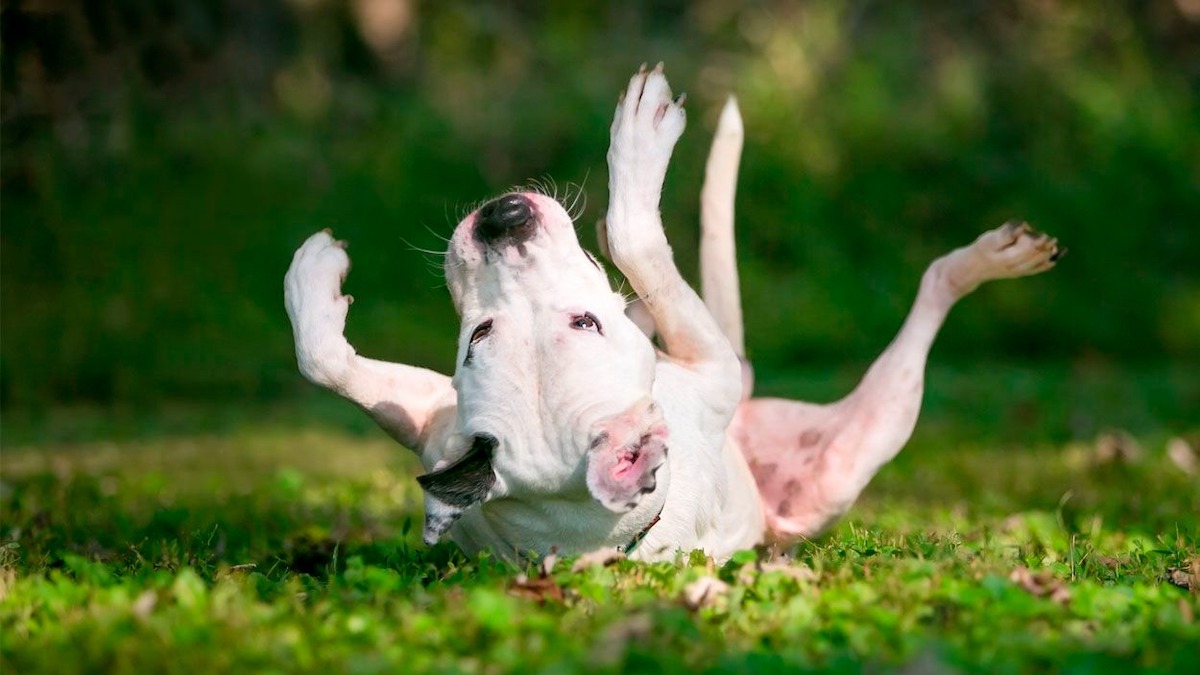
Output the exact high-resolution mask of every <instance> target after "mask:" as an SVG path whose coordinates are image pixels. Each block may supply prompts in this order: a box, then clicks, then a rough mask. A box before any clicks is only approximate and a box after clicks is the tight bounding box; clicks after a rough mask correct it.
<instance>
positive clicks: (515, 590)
mask: <svg viewBox="0 0 1200 675" xmlns="http://www.w3.org/2000/svg"><path fill="white" fill-rule="evenodd" d="M557 563H558V549H554V548H552V549H550V553H548V554H547V555H546V556H545V557H544V558H542V561H541V562H540V563H538V576H537V578H536V579H530V578H529V577H528V576H527V575H525V574H518V575H517V578H516V579H513V582H512V584H511V585H509V587H508V589H509V591H510V592H511V593H512V594H513V595H517V596H520V597H522V598H526V599H529V600H537V601H539V602H545V601H546V600H547V599H550V600H555V601H557V602H562V601H563V591H562V587H561V586H559V585H558V582H556V581H554V577H552V576H550V575H551V574H552V573H553V572H554V565H555V564H557Z"/></svg>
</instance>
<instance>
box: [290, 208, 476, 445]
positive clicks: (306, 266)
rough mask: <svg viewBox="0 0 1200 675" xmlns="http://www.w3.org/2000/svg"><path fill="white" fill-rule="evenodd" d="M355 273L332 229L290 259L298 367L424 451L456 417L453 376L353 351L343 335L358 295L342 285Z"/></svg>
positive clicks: (386, 428)
mask: <svg viewBox="0 0 1200 675" xmlns="http://www.w3.org/2000/svg"><path fill="white" fill-rule="evenodd" d="M349 271H350V258H349V257H348V256H347V255H346V250H345V244H344V243H343V242H340V241H336V240H334V239H333V237H332V236H331V235H330V233H329V231H328V230H326V231H323V232H318V233H316V234H314V235H313V236H311V237H309V238H308V240H307V241H305V242H304V244H303V245H302V246H301V247H300V248H299V250H297V251H296V255H295V256H294V257H293V258H292V265H291V267H289V268H288V271H287V275H286V276H285V277H284V283H283V291H284V304H285V306H286V307H287V313H288V318H290V319H291V321H292V332H293V334H294V336H295V340H296V361H297V362H298V364H299V366H300V372H301V373H302V374H303V375H304V377H305V378H307V379H308V380H309V381H311V382H313V383H314V384H319V385H321V386H322V387H325V388H327V389H330V390H332V391H334V392H336V393H338V394H340V395H341V396H343V397H345V398H347V399H349V400H350V401H352V402H354V403H355V404H356V405H358V406H359V407H360V408H362V409H363V410H365V411H366V412H367V413H368V414H369V415H370V416H371V417H372V418H373V419H374V420H375V422H376V423H378V424H379V426H380V427H382V428H383V430H384V431H386V432H387V433H388V435H390V436H391V437H393V438H395V439H396V440H397V441H399V442H400V443H401V444H403V445H405V446H407V447H409V448H412V449H413V450H416V451H417V452H420V451H421V449H422V447H423V446H424V442H425V440H426V438H427V436H428V433H429V431H430V430H431V428H432V427H434V426H438V425H437V424H435V422H436V421H437V420H443V419H452V418H453V417H454V407H455V394H454V389H453V387H452V386H451V384H450V378H448V377H446V376H445V375H442V374H441V373H437V372H434V371H432V370H427V369H425V368H417V367H414V366H407V365H403V364H399V363H386V362H383V361H375V360H373V359H367V358H363V357H362V356H359V355H358V354H356V353H355V351H354V348H353V347H351V346H350V343H349V342H347V341H346V338H345V329H346V313H347V311H348V310H349V308H350V303H351V302H352V298H351V297H350V296H348V295H342V290H341V289H342V281H343V280H345V278H346V274H347V273H348V272H349Z"/></svg>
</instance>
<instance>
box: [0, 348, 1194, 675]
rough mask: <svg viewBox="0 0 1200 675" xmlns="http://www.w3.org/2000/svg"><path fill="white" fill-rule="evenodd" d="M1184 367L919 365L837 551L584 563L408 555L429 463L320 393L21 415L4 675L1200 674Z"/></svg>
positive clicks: (8, 516) (0, 466) (9, 488)
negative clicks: (894, 430) (1182, 444)
mask: <svg viewBox="0 0 1200 675" xmlns="http://www.w3.org/2000/svg"><path fill="white" fill-rule="evenodd" d="M1196 375H1197V373H1195V372H1180V371H1179V370H1178V369H1171V368H1166V367H1163V368H1142V369H1140V370H1137V371H1134V372H1128V371H1125V372H1121V371H1114V370H1111V369H1110V370H1106V371H1101V372H1099V374H1097V373H1096V372H1092V371H1086V370H1085V371H1080V370H1078V369H1075V370H1068V369H1064V368H1058V369H1055V368H1049V369H1047V368H1038V367H1032V366H1023V367H1013V368H1005V367H997V366H991V367H984V366H977V367H974V368H972V369H968V370H962V369H941V370H937V369H935V370H934V371H933V372H932V374H931V377H930V382H929V395H928V399H927V405H926V413H925V418H924V419H923V421H922V423H921V424H920V425H919V426H918V432H917V434H916V436H915V437H914V439H913V440H912V442H911V443H910V444H909V446H908V448H907V449H906V450H905V451H904V453H902V454H901V456H900V458H899V459H897V460H896V461H895V462H894V463H893V464H892V465H890V466H888V467H886V468H885V470H884V471H883V472H882V473H881V474H880V475H879V476H878V478H877V479H876V481H875V482H874V483H873V484H872V486H871V487H870V488H869V489H868V491H867V493H866V494H865V495H864V497H863V499H862V500H861V501H860V503H859V504H858V506H857V507H856V508H855V509H854V511H853V512H852V514H851V517H850V518H848V519H847V520H845V521H843V522H842V523H841V524H840V525H839V526H838V527H837V528H836V529H834V530H833V531H832V532H830V533H829V534H827V535H826V536H824V537H822V538H820V539H817V540H815V541H812V542H806V543H802V544H800V545H798V546H796V547H794V548H792V549H790V550H763V551H746V552H743V553H740V554H738V555H736V556H735V557H734V558H733V559H732V560H729V561H725V562H714V561H711V560H707V559H705V557H704V556H703V555H702V554H700V553H697V552H692V553H687V552H683V553H681V554H680V555H679V557H678V559H677V561H676V562H674V563H663V564H640V563H633V562H630V561H617V562H615V563H613V564H610V565H607V566H605V565H601V564H596V565H591V566H584V567H583V568H582V569H578V568H576V565H575V561H573V560H569V559H568V560H558V561H557V562H556V563H554V564H547V563H546V562H545V561H543V562H542V563H529V564H528V565H526V566H513V565H510V564H507V563H503V562H500V561H498V560H496V559H494V558H491V557H488V556H480V557H477V558H468V557H465V556H463V555H462V554H461V553H459V552H458V551H457V550H456V549H455V548H454V547H453V546H452V545H449V544H441V545H438V546H436V547H433V548H426V547H424V546H423V545H422V544H421V543H420V527H419V524H420V518H421V506H420V492H419V489H418V487H417V484H416V482H415V481H414V480H413V476H414V475H415V472H416V471H417V470H418V467H417V464H416V462H415V461H414V459H413V458H412V457H411V456H410V455H409V454H408V453H407V452H406V451H404V450H401V449H400V448H397V447H396V446H395V445H394V444H393V443H392V442H390V441H389V440H387V439H386V438H384V436H383V435H382V433H379V432H376V431H374V430H373V429H372V428H371V426H370V423H369V421H367V420H366V419H365V417H363V416H361V415H359V413H357V411H355V410H353V409H351V408H349V406H347V405H345V404H343V403H341V402H340V401H336V400H333V399H332V397H327V396H324V395H319V394H313V395H312V396H309V397H306V398H302V399H299V400H296V401H291V402H288V403H277V404H253V405H242V404H238V403H230V404H225V405H215V404H204V405H196V404H192V405H176V406H168V405H163V406H160V408H159V409H158V410H156V411H155V412H154V414H148V413H146V412H128V411H121V410H104V411H97V410H90V409H54V410H49V411H42V412H41V413H39V414H37V415H33V414H25V413H13V412H8V413H6V416H5V429H4V432H5V433H4V444H3V454H2V455H0V476H2V483H0V505H2V507H3V511H2V512H0V639H2V640H3V643H2V649H0V668H2V669H3V672H4V673H35V672H54V673H66V672H111V673H149V672H190V673H201V672H205V673H209V672H212V673H221V672H242V671H253V672H288V673H291V672H315V671H323V672H326V673H373V672H422V671H437V672H508V671H523V672H534V671H536V672H577V671H588V672H629V671H634V672H636V671H656V672H662V671H683V670H687V671H705V672H710V671H711V672H716V671H720V672H726V671H734V672H766V671H769V670H771V669H792V670H795V669H821V670H829V671H837V672H859V671H862V670H878V669H886V670H891V669H908V670H909V672H950V671H955V670H966V671H975V672H1029V671H1040V670H1052V671H1069V672H1109V671H1127V670H1130V669H1133V668H1136V669H1144V670H1148V671H1160V672H1168V671H1169V672H1197V670H1198V669H1200V622H1198V621H1197V618H1196V615H1197V613H1200V595H1198V591H1197V577H1198V576H1200V552H1198V551H1200V526H1198V517H1197V514H1198V513H1200V481H1198V479H1197V476H1196V474H1194V473H1192V474H1189V473H1188V472H1187V471H1185V470H1184V469H1183V468H1180V466H1179V462H1178V461H1175V460H1172V459H1170V457H1169V455H1168V453H1167V452H1166V450H1165V448H1166V446H1167V444H1168V441H1169V440H1170V439H1171V438H1172V437H1176V436H1180V437H1182V438H1184V439H1187V440H1188V441H1190V442H1191V444H1192V447H1195V445H1196V439H1197V437H1198V436H1197V432H1198V431H1200V427H1197V426H1196V423H1197V421H1198V420H1196V419H1195V418H1189V417H1188V411H1191V412H1192V413H1194V411H1195V410H1196V405H1197V386H1198V385H1196V384H1195V382H1198V381H1200V377H1196ZM852 377H853V374H852V373H851V372H850V371H846V372H840V371H839V372H830V373H809V374H805V375H791V374H787V375H784V374H779V375H775V376H771V375H770V374H765V375H763V376H762V378H761V382H762V388H763V389H765V390H767V391H773V392H776V393H783V392H787V393H796V394H803V395H811V396H826V395H830V394H832V393H834V392H836V391H838V390H840V389H841V388H842V387H843V386H844V385H845V384H846V383H847V382H848V381H850V380H851V379H852ZM1189 422H1190V426H1189ZM1110 426H1111V427H1114V428H1122V427H1123V428H1126V429H1128V430H1129V432H1130V435H1128V436H1126V435H1123V434H1122V433H1121V432H1111V433H1108V432H1103V429H1105V428H1107V427H1110ZM1098 436H1099V439H1098ZM1178 443H1179V442H1178V441H1176V444H1177V445H1178ZM1177 454H1178V453H1177ZM713 579H715V580H716V581H713ZM718 582H719V583H718ZM1189 586H1190V587H1191V588H1190V590H1189V588H1188V587H1189ZM705 590H707V593H702V592H701V591H705Z"/></svg>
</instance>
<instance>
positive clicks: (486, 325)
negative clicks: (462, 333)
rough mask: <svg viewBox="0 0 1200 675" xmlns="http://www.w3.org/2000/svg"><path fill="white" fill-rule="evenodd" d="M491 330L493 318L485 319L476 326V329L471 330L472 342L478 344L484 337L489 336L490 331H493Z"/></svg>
mask: <svg viewBox="0 0 1200 675" xmlns="http://www.w3.org/2000/svg"><path fill="white" fill-rule="evenodd" d="M491 332H492V320H491V319H488V320H487V321H484V322H483V323H481V324H479V325H478V326H476V327H475V330H474V331H472V332H471V344H476V343H477V342H479V341H480V340H482V339H483V338H485V337H487V336H488V333H491Z"/></svg>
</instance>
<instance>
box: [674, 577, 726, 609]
mask: <svg viewBox="0 0 1200 675" xmlns="http://www.w3.org/2000/svg"><path fill="white" fill-rule="evenodd" d="M728 592H729V584H727V583H725V582H724V581H721V580H720V579H718V578H716V577H700V578H699V579H697V580H695V581H693V582H692V583H690V584H688V585H687V587H686V588H684V589H683V604H684V605H686V606H687V608H688V609H693V610H694V609H700V608H701V607H708V606H710V605H712V604H713V603H715V602H716V601H717V600H718V599H719V598H720V597H721V596H723V595H725V594H726V593H728Z"/></svg>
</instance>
